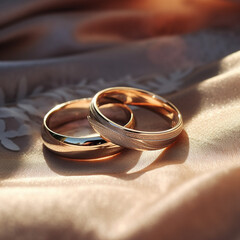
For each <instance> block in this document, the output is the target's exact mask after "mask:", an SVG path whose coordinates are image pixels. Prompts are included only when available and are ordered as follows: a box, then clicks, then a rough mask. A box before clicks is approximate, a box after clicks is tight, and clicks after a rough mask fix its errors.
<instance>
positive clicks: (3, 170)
mask: <svg viewBox="0 0 240 240" xmlns="http://www.w3.org/2000/svg"><path fill="white" fill-rule="evenodd" d="M13 142H14V143H15V144H17V145H18V146H19V147H20V149H21V150H20V152H17V154H16V152H14V151H10V150H7V149H2V150H1V152H0V181H1V180H4V179H7V178H10V177H11V176H12V175H13V174H14V173H15V172H16V171H17V170H18V169H19V168H20V167H21V159H22V156H23V155H24V154H25V153H26V152H27V150H28V149H29V147H30V142H31V136H28V137H16V138H14V140H13Z"/></svg>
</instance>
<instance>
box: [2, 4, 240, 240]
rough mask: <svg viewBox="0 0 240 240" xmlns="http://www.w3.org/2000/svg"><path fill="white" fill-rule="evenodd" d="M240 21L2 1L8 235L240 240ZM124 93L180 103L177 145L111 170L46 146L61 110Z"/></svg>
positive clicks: (155, 9)
mask: <svg viewBox="0 0 240 240" xmlns="http://www.w3.org/2000/svg"><path fill="white" fill-rule="evenodd" d="M239 18H240V3H239V2H238V1H224V0H208V1H207V0H206V1H197V0H195V1H194V0H192V1H190V0H189V1H184V0H181V1H177V0H175V1H174V0H172V1H164V0H162V1H156V0H145V1H144V0H141V1H137V0H136V1H134V0H130V1H129V0H128V1H127V0H124V1H110V0H101V1H100V0H92V1H87V0H79V1H74V0H70V1H67V0H59V1H55V0H48V1H47V0H46V1H45V0H35V1H30V0H21V1H19V0H18V1H17V0H11V1H1V3H0V60H1V61H0V143H1V144H0V206H1V207H0V216H1V217H0V239H5V240H7V239H24V240H27V239H36V240H37V239H103V240H108V239H109V240H110V239H118V240H119V239H127V240H130V239H136V240H140V239H218V240H219V239H240V191H239V186H240V157H239V156H240V148H239V146H240V82H239V81H240V79H239V78H240V77H239V76H240V52H238V50H239V49H240V29H239ZM111 86H132V87H137V88H143V89H146V90H150V91H152V92H155V93H157V94H160V95H163V96H165V97H166V98H167V99H169V100H170V101H171V102H173V103H174V104H175V105H176V106H177V107H178V108H179V110H180V111H181V113H182V115H183V120H184V131H183V133H182V134H181V135H180V137H179V138H178V140H177V141H176V143H174V144H172V145H171V146H169V147H168V148H166V149H163V150H158V151H144V152H138V151H133V150H124V151H123V152H122V153H121V154H120V155H118V156H116V157H115V158H112V159H106V160H103V161H98V162H96V161H90V162H86V161H80V162H70V161H65V160H64V159H61V158H59V157H57V156H56V155H54V154H51V153H50V152H49V151H47V150H46V149H45V148H44V147H43V145H42V140H41V135H40V129H41V123H42V118H43V116H44V114H45V113H46V112H47V111H48V110H49V109H50V108H52V107H53V106H54V105H56V104H57V103H61V102H65V101H67V100H71V99H76V98H81V97H91V96H93V95H94V93H96V92H97V91H98V90H100V89H103V88H106V87H111ZM137 117H139V119H140V118H143V119H145V120H143V125H145V127H149V126H152V125H153V124H156V122H157V121H156V120H155V121H154V118H152V117H151V115H148V114H146V115H145V116H143V114H138V115H137ZM146 119H147V120H146Z"/></svg>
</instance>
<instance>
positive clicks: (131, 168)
mask: <svg viewBox="0 0 240 240" xmlns="http://www.w3.org/2000/svg"><path fill="white" fill-rule="evenodd" d="M188 151H189V140H188V136H187V133H186V132H185V131H183V132H182V133H181V134H180V136H179V137H178V138H177V140H176V142H175V143H173V144H172V145H171V146H169V147H167V148H166V149H164V150H158V151H145V152H140V151H135V150H129V149H124V150H123V151H122V152H121V153H120V154H118V155H116V156H114V157H112V158H109V159H104V160H93V161H88V160H80V161H72V160H66V159H64V158H62V157H60V156H57V155H56V154H54V153H52V152H50V151H49V150H47V149H46V148H45V147H43V154H44V158H45V160H46V162H47V164H48V166H49V167H50V168H51V170H52V171H54V172H56V173H58V174H60V175H64V176H74V175H95V174H106V175H111V176H113V177H121V178H124V177H125V176H130V175H131V176H132V177H131V178H136V177H138V176H140V175H141V174H143V173H144V172H146V171H150V170H152V169H154V168H158V167H162V166H165V165H168V164H180V163H183V162H184V161H185V160H186V158H187V156H188ZM126 180H129V178H126Z"/></svg>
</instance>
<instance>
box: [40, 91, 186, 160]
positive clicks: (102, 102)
mask: <svg viewBox="0 0 240 240" xmlns="http://www.w3.org/2000/svg"><path fill="white" fill-rule="evenodd" d="M129 106H131V107H132V106H140V107H143V108H147V109H149V110H151V111H153V112H155V113H157V114H159V115H160V116H161V117H162V118H164V119H165V120H166V121H167V122H168V124H169V128H168V129H167V130H162V131H140V130H136V129H135V117H134V114H133V112H132V109H131V107H129ZM87 120H88V122H87ZM82 121H85V122H83V123H81V122H82ZM86 122H87V123H86ZM88 123H90V126H91V127H92V128H93V129H94V131H95V132H94V134H91V135H89V134H88V133H87V135H86V134H84V129H85V128H86V126H87V124H88ZM149 124H151V122H149ZM182 129H183V121H182V116H181V113H180V112H179V110H178V109H177V108H176V107H175V106H174V105H173V104H172V103H170V102H169V101H167V100H166V99H164V98H162V97H160V96H158V95H156V94H154V93H151V92H148V91H144V90H141V89H136V88H129V87H113V88H108V89H105V90H102V91H100V92H98V93H97V94H96V95H95V96H94V97H93V98H92V99H91V98H84V99H78V100H73V101H69V102H66V103H63V104H59V105H57V106H56V107H54V108H53V109H51V110H50V111H49V112H48V113H47V114H46V115H45V117H44V120H43V126H42V138H43V142H44V145H45V146H46V147H47V148H48V149H49V150H51V151H53V152H55V153H57V154H58V155H61V156H63V157H67V158H71V159H97V158H103V157H108V156H112V155H114V154H116V153H119V152H120V151H121V150H122V149H123V148H129V149H135V150H141V151H143V150H157V149H161V148H164V147H167V146H168V145H169V144H171V143H173V142H174V141H175V140H176V138H177V136H178V135H179V134H180V133H181V131H182ZM78 130H81V131H80V132H81V134H82V136H78V135H76V134H74V133H76V132H78ZM74 135H75V136H74ZM84 135H86V136H84Z"/></svg>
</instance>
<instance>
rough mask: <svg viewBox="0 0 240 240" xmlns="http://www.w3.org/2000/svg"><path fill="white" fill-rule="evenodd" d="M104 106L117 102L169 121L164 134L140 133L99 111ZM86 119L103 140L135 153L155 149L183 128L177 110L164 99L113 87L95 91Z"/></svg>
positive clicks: (142, 92)
mask: <svg viewBox="0 0 240 240" xmlns="http://www.w3.org/2000/svg"><path fill="white" fill-rule="evenodd" d="M107 103H121V104H128V105H134V106H141V107H144V108H148V109H150V110H152V111H154V112H156V113H158V114H160V115H161V116H162V117H163V118H165V119H166V120H167V121H168V122H169V129H167V130H164V131H153V132H149V131H140V130H135V129H132V128H129V127H128V126H122V125H120V124H118V123H116V122H114V121H112V120H111V119H109V118H108V117H107V116H105V115H104V113H102V112H101V111H100V107H101V106H102V105H104V104H107ZM88 120H89V122H90V124H91V125H92V127H93V128H94V129H95V130H96V131H97V132H99V134H100V135H101V136H102V137H103V138H104V139H106V140H108V141H111V142H113V143H115V144H118V145H120V146H123V147H126V148H130V149H136V150H157V149H161V148H164V147H166V146H168V145H169V144H171V143H172V142H174V141H175V139H176V137H177V136H178V135H179V134H180V133H181V131H182V129H183V121H182V116H181V113H180V112H179V110H178V109H177V108H176V107H175V106H174V105H173V104H172V103H170V102H169V101H167V100H166V99H164V98H162V97H160V96H158V95H156V94H154V93H151V92H148V91H144V90H141V89H136V88H129V87H113V88H108V89H105V90H103V91H100V92H98V93H97V94H96V95H95V96H94V97H93V99H92V101H91V104H90V115H89V117H88Z"/></svg>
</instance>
